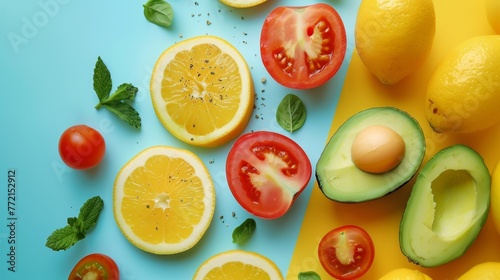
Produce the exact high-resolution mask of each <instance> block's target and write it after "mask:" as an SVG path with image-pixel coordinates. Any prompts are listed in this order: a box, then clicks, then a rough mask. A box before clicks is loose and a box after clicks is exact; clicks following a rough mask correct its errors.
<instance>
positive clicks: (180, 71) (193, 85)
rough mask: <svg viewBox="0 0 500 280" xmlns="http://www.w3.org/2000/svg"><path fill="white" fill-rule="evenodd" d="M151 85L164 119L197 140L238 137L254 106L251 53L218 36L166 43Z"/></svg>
mask: <svg viewBox="0 0 500 280" xmlns="http://www.w3.org/2000/svg"><path fill="white" fill-rule="evenodd" d="M150 87H151V99H152V102H153V107H154V110H155V113H156V115H157V117H158V118H159V120H160V122H161V123H162V124H163V125H164V126H165V128H166V129H167V130H168V131H170V133H172V135H174V136H175V137H177V138H178V139H180V140H182V141H184V142H186V143H189V144H192V145H195V146H202V147H216V146H221V145H223V144H225V143H226V142H228V141H230V140H231V139H233V138H235V137H236V136H238V135H239V134H240V133H241V132H243V130H244V129H245V127H246V126H247V124H248V122H249V120H250V116H251V114H252V111H253V105H254V88H253V81H252V78H251V75H250V70H249V68H248V65H247V63H246V61H245V59H244V58H243V56H242V55H241V54H240V53H239V52H238V50H237V49H236V48H234V47H233V46H232V45H231V44H230V43H228V42H227V41H225V40H224V39H221V38H219V37H215V36H209V35H206V36H199V37H194V38H191V39H187V40H184V41H182V42H180V43H177V44H174V45H172V46H171V47H169V48H168V49H166V50H165V51H164V52H163V53H162V54H161V55H160V57H159V58H158V61H157V62H156V64H155V67H154V69H153V74H152V77H151V84H150Z"/></svg>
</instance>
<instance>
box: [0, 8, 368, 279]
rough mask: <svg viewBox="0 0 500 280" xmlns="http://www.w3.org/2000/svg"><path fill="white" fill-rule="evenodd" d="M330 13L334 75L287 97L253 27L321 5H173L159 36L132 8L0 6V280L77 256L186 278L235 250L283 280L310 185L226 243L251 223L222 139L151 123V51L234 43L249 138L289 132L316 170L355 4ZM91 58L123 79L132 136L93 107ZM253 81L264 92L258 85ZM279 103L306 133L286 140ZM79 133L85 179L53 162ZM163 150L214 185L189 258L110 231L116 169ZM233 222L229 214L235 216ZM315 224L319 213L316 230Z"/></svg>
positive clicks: (58, 273) (31, 274) (30, 274)
mask: <svg viewBox="0 0 500 280" xmlns="http://www.w3.org/2000/svg"><path fill="white" fill-rule="evenodd" d="M325 1H326V3H329V4H330V5H332V6H334V7H335V9H336V10H337V11H338V12H339V14H340V15H341V17H342V19H343V21H344V24H345V26H346V31H347V35H348V46H347V47H348V49H347V53H346V58H345V60H344V63H343V65H342V68H341V69H340V71H339V72H338V74H337V75H336V76H335V77H334V78H333V79H332V80H330V81H329V82H328V83H326V84H325V85H323V86H321V87H320V88H317V89H315V90H308V91H297V90H291V89H287V88H284V87H282V86H280V85H278V84H277V83H276V82H274V81H273V80H272V78H271V77H270V76H269V75H268V74H267V72H266V70H265V68H264V66H263V65H262V62H261V60H260V54H259V37H260V29H261V26H262V23H263V21H264V18H265V17H266V16H267V15H268V14H269V13H270V12H271V10H272V9H274V8H275V7H277V6H281V5H308V4H313V3H316V2H318V1H298V0H295V1H286V0H283V1H278V0H269V1H268V2H266V3H264V4H262V5H260V6H257V7H254V8H249V9H235V8H230V7H227V6H225V5H223V4H222V3H220V2H219V1H217V0H197V1H188V0H170V1H169V2H170V4H171V5H172V6H173V8H174V13H175V15H174V21H173V24H172V26H171V27H170V28H164V27H159V26H156V25H154V24H152V23H150V22H148V21H147V20H146V19H145V18H144V15H143V7H142V4H143V3H144V2H146V1H145V0H143V1H137V0H132V1H118V0H106V1H104V0H103V1H77V0H37V1H34V0H29V1H28V0H25V1H18V0H2V1H1V2H0V71H1V75H0V85H1V97H2V98H1V101H0V112H1V114H2V115H1V118H0V128H1V137H0V144H1V145H0V279H28V278H35V277H36V278H37V279H65V278H66V277H67V275H68V274H69V272H70V270H71V269H72V267H73V266H74V265H75V263H76V262H77V261H78V260H79V259H81V258H82V257H83V256H85V255H87V254H90V253H94V252H99V253H104V254H107V255H109V256H111V257H112V258H113V259H114V260H115V261H116V262H117V264H118V266H119V267H120V272H121V279H124V280H132V279H191V277H192V276H193V274H194V272H195V270H196V269H197V267H198V266H199V265H200V264H201V263H202V262H203V261H204V260H206V259H207V258H209V257H210V256H212V255H214V254H216V253H219V252H223V251H226V250H230V249H235V248H241V249H245V250H249V251H254V252H258V253H260V254H263V255H265V256H266V257H268V258H270V259H272V260H273V261H274V262H275V263H276V264H277V265H278V266H279V268H280V269H281V271H282V273H283V275H286V273H287V269H288V265H289V262H290V259H291V256H292V254H293V250H294V246H295V242H296V239H297V235H298V232H299V229H300V226H301V223H302V219H303V216H304V212H305V209H306V206H307V203H308V200H309V197H310V191H311V189H312V188H313V187H314V176H313V177H312V178H311V181H310V183H309V185H308V187H307V189H306V190H305V191H304V192H303V193H302V195H301V196H300V197H299V198H298V199H297V201H296V203H295V204H294V206H293V207H292V208H291V209H290V211H289V212H288V213H287V214H286V215H285V216H283V217H281V218H279V219H275V220H263V219H259V218H255V219H256V221H257V230H256V231H255V233H254V234H253V236H252V237H251V239H250V240H249V242H247V243H245V244H243V245H236V244H233V243H232V242H231V234H232V231H233V229H234V228H235V227H236V226H238V225H239V224H241V223H242V222H243V221H244V220H245V219H246V218H247V217H250V215H249V214H248V213H247V212H246V211H245V210H244V209H243V208H241V207H240V206H239V204H238V203H237V202H236V201H235V200H234V198H233V197H232V195H231V193H230V192H229V190H228V188H227V183H226V178H225V159H226V156H227V153H228V151H229V149H230V147H231V144H232V142H230V143H228V144H226V145H224V146H222V147H219V148H214V149H207V148H197V147H193V146H189V145H187V144H184V143H182V142H180V141H179V140H177V139H175V138H174V137H173V136H172V135H171V134H169V132H168V131H166V130H165V129H164V128H163V126H162V125H161V124H160V122H159V121H158V119H157V118H156V115H155V114H154V111H153V107H152V105H151V99H150V96H149V89H148V88H149V79H150V77H151V71H152V68H153V66H154V64H155V62H156V60H157V58H158V57H159V55H160V54H161V53H162V52H163V51H164V50H165V49H166V48H167V47H169V46H170V45H172V44H173V43H175V42H179V41H181V40H184V39H186V38H190V37H193V36H198V35H204V34H210V35H216V36H220V37H222V38H224V39H226V40H227V41H229V42H230V43H232V44H233V45H234V46H235V47H236V48H237V49H238V50H239V51H240V52H241V53H242V54H243V56H244V57H245V59H246V61H247V63H248V65H249V67H250V68H251V73H252V75H253V78H254V84H255V91H256V95H257V99H256V103H255V105H256V107H255V109H254V117H252V119H251V120H250V123H249V125H248V127H247V128H246V131H247V132H248V131H254V130H272V131H276V132H279V133H282V134H284V135H287V136H289V137H290V138H292V139H293V140H295V141H296V142H297V143H299V144H300V145H301V146H302V147H303V149H304V150H305V151H306V152H307V154H308V155H309V158H310V160H311V163H312V165H313V167H314V165H315V163H316V161H317V159H318V158H319V155H320V153H321V151H322V149H323V147H324V144H325V142H326V141H327V135H328V130H329V128H330V124H331V121H332V118H333V115H334V113H335V108H336V106H337V101H338V98H339V94H340V91H341V88H342V84H343V80H344V78H345V75H346V70H347V67H348V64H349V61H350V56H351V53H352V52H353V48H354V44H353V29H354V22H355V17H356V12H357V8H358V6H359V2H360V1H359V0H358V1H353V0H349V1H341V0H325ZM98 56H101V58H102V59H103V61H104V62H105V64H106V65H107V66H108V68H109V70H110V72H111V77H112V79H113V89H116V87H117V86H118V85H119V84H121V83H125V82H127V83H132V84H133V85H135V86H136V87H138V89H139V92H138V95H137V97H136V99H135V102H134V104H133V106H134V108H136V110H137V111H138V112H139V113H140V115H141V118H142V128H141V129H139V130H138V129H134V128H132V127H130V126H128V125H127V124H126V123H125V122H123V121H121V120H119V119H118V118H117V117H116V116H114V115H112V114H111V113H110V112H108V111H107V110H105V109H101V110H96V109H94V105H95V104H96V103H97V102H98V100H97V97H96V95H95V93H94V90H93V87H92V75H93V69H94V66H95V62H96V60H97V57H98ZM262 78H265V79H266V82H265V83H263V82H262V81H261V79H262ZM288 93H294V94H296V95H298V96H299V97H300V98H301V99H302V100H303V102H304V103H305V105H306V108H307V113H308V118H307V121H306V124H305V126H304V127H302V128H301V129H300V130H298V131H296V132H294V133H293V134H291V133H288V132H286V131H284V130H283V129H282V128H281V127H280V126H279V125H278V124H277V123H276V120H275V110H276V107H277V105H278V103H279V102H280V100H281V99H282V98H283V97H284V96H285V95H286V94H288ZM75 124H86V125H89V126H91V127H94V128H96V129H98V130H99V131H101V133H102V134H103V136H104V137H105V139H106V143H107V150H106V155H105V158H104V161H103V162H102V163H101V164H100V165H99V166H98V167H97V168H94V169H92V170H88V171H76V170H72V169H70V168H68V167H66V166H65V165H64V163H63V162H62V161H61V159H60V157H59V153H58V150H57V143H58V141H59V137H60V135H61V133H62V132H63V131H64V130H65V129H66V128H67V127H69V126H72V125H75ZM153 145H171V146H175V147H180V148H186V149H189V150H191V151H193V152H195V153H196V154H197V155H198V156H199V157H200V158H201V159H202V160H203V162H204V163H205V164H206V166H207V167H208V169H209V171H210V173H211V175H212V177H213V180H214V183H215V186H216V196H217V201H216V210H215V215H214V218H213V221H212V224H211V226H210V228H209V229H208V231H207V233H206V234H205V236H204V237H203V238H202V240H201V241H200V242H199V243H198V244H197V245H196V246H195V247H194V248H192V249H190V250H188V251H187V252H184V253H180V254H176V255H170V256H157V255H153V254H149V253H146V252H143V251H141V250H139V249H137V248H135V247H134V246H133V245H132V244H130V243H129V242H128V241H127V240H126V239H125V237H124V236H123V235H122V234H121V232H120V230H119V229H118V227H117V226H116V223H115V221H114V218H113V211H112V207H111V206H112V186H113V181H114V179H115V176H116V174H117V172H118V171H119V169H120V168H121V167H122V165H123V164H125V163H126V162H127V161H128V160H129V159H130V158H132V157H133V156H134V155H135V154H137V153H138V152H139V151H141V150H143V149H145V148H147V147H150V146H153ZM11 169H14V170H16V172H17V173H16V174H17V176H16V205H15V210H16V212H15V217H16V218H17V220H16V230H15V241H16V244H15V245H16V267H15V269H16V271H15V272H10V271H8V267H9V264H8V263H7V261H8V259H9V257H8V256H7V254H8V253H9V251H10V250H9V246H10V245H9V244H8V240H9V239H8V238H9V236H10V230H9V228H8V227H7V225H8V222H9V221H8V219H7V217H8V212H7V199H8V198H7V196H8V192H7V189H8V186H7V172H8V170H11ZM95 195H100V196H101V197H102V198H103V199H104V203H105V206H104V209H103V212H102V214H101V216H100V218H99V221H98V224H97V225H96V227H95V228H94V229H93V230H92V231H91V232H90V233H89V234H88V236H87V237H86V238H85V239H84V240H82V241H80V242H79V243H77V244H76V245H75V246H73V247H71V248H70V249H68V250H67V251H60V252H54V251H52V250H50V249H49V248H47V247H45V242H46V239H47V237H48V236H49V235H50V234H51V233H52V231H53V230H55V229H57V228H60V227H62V226H64V225H65V224H66V218H68V217H71V216H77V215H78V211H79V208H80V207H81V205H82V204H83V203H84V202H85V201H86V200H87V199H88V198H90V197H92V196H95ZM233 212H234V213H235V217H233V215H232V213H233ZM320 222H321V217H318V223H320Z"/></svg>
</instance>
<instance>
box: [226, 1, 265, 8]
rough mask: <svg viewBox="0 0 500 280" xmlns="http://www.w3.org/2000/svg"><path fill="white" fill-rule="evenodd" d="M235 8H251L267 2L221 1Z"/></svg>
mask: <svg viewBox="0 0 500 280" xmlns="http://www.w3.org/2000/svg"><path fill="white" fill-rule="evenodd" d="M219 1H221V2H222V3H224V4H226V5H228V6H230V7H234V8H250V7H254V6H257V5H259V4H262V3H264V2H266V1H267V0H219Z"/></svg>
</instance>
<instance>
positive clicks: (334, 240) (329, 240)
mask: <svg viewBox="0 0 500 280" xmlns="http://www.w3.org/2000/svg"><path fill="white" fill-rule="evenodd" d="M318 256H319V260H320V263H321V265H322V266H323V268H324V269H325V270H326V272H328V274H330V275H331V276H333V277H335V278H337V279H357V278H359V277H361V276H362V275H363V274H365V273H366V272H367V271H368V269H369V268H370V267H371V265H372V263H373V259H374V257H375V248H374V245H373V241H372V239H371V237H370V235H369V234H368V233H367V232H366V231H365V230H364V229H362V228H360V227H358V226H354V225H347V226H343V227H339V228H336V229H333V230H331V231H330V232H328V233H327V234H326V235H325V236H324V237H323V238H322V239H321V241H320V243H319V246H318Z"/></svg>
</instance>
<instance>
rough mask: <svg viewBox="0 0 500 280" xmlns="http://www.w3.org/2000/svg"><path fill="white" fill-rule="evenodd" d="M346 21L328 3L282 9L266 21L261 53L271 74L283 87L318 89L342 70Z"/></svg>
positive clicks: (263, 29)
mask: <svg viewBox="0 0 500 280" xmlns="http://www.w3.org/2000/svg"><path fill="white" fill-rule="evenodd" d="M346 41H347V39H346V31H345V27H344V23H343V21H342V18H341V17H340V15H339V14H338V13H337V11H336V10H335V9H334V8H333V7H332V6H330V5H328V4H323V3H319V4H314V5H310V6H302V7H287V6H282V7H278V8H276V9H274V10H273V11H272V12H271V13H270V14H269V15H268V16H267V18H266V19H265V21H264V24H263V26H262V31H261V37H260V54H261V58H262V62H263V63H264V66H265V68H266V70H267V71H268V72H269V74H270V75H271V76H272V77H273V78H274V80H276V81H277V82H278V83H280V84H281V85H283V86H286V87H289V88H295V89H309V88H314V87H318V86H320V85H322V84H324V83H325V82H327V81H328V80H330V79H331V78H332V77H333V76H334V75H335V74H336V73H337V71H338V70H339V68H340V66H341V65H342V62H343V61H344V57H345V53H346V46H347V44H346Z"/></svg>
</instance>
